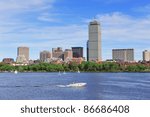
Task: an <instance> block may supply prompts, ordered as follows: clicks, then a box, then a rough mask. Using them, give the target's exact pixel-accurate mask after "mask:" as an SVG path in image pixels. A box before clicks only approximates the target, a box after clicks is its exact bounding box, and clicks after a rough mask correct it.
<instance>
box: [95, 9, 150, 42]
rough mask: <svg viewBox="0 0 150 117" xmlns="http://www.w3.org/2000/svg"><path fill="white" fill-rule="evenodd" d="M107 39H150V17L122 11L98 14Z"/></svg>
mask: <svg viewBox="0 0 150 117" xmlns="http://www.w3.org/2000/svg"><path fill="white" fill-rule="evenodd" d="M97 18H98V19H99V20H100V21H101V24H102V32H103V36H104V38H105V39H110V40H114V41H115V40H122V41H129V40H132V41H136V40H141V41H144V40H146V41H147V40H149V39H150V33H149V32H150V18H147V17H145V18H134V17H131V16H129V15H124V14H122V13H118V12H115V13H112V14H104V15H97Z"/></svg>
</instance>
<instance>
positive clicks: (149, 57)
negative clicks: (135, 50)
mask: <svg viewBox="0 0 150 117" xmlns="http://www.w3.org/2000/svg"><path fill="white" fill-rule="evenodd" d="M143 61H150V51H148V50H145V51H143Z"/></svg>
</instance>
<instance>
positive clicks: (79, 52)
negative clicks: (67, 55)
mask: <svg viewBox="0 0 150 117" xmlns="http://www.w3.org/2000/svg"><path fill="white" fill-rule="evenodd" d="M72 52H73V57H74V58H80V57H82V58H83V47H72Z"/></svg>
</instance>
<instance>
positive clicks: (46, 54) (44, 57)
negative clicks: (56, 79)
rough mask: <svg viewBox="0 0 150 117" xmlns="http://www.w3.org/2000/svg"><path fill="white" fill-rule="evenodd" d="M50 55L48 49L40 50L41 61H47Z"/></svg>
mask: <svg viewBox="0 0 150 117" xmlns="http://www.w3.org/2000/svg"><path fill="white" fill-rule="evenodd" d="M51 57H52V56H51V53H50V52H49V51H46V50H44V51H42V52H40V61H41V62H47V61H48V59H50V58H51Z"/></svg>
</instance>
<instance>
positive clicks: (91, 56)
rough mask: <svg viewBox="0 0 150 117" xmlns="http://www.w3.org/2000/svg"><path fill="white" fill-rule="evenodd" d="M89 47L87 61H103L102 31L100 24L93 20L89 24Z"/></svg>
mask: <svg viewBox="0 0 150 117" xmlns="http://www.w3.org/2000/svg"><path fill="white" fill-rule="evenodd" d="M87 46H88V47H87V55H88V56H87V60H88V61H101V60H102V55H101V54H102V52H101V29H100V23H99V22H98V21H96V20H93V21H92V22H90V24H89V40H88V43H87Z"/></svg>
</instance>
